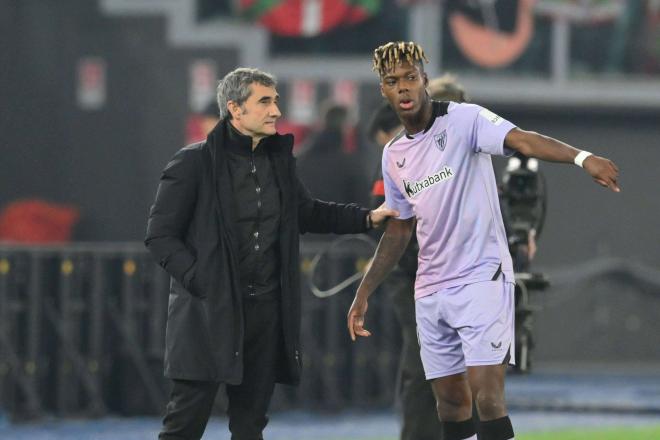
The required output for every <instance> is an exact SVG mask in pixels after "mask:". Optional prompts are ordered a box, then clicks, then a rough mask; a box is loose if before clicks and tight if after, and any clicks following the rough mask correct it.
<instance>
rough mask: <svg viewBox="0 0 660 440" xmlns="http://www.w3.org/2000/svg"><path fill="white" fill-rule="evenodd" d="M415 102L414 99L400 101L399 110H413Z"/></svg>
mask: <svg viewBox="0 0 660 440" xmlns="http://www.w3.org/2000/svg"><path fill="white" fill-rule="evenodd" d="M414 105H415V102H414V101H413V100H412V99H402V100H400V101H399V108H400V109H401V110H412V108H413V106H414Z"/></svg>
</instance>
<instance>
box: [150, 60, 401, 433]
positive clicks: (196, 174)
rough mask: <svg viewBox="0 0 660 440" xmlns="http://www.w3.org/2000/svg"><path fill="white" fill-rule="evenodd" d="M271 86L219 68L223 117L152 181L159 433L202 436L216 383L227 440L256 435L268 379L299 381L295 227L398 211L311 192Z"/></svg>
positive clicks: (342, 224)
mask: <svg viewBox="0 0 660 440" xmlns="http://www.w3.org/2000/svg"><path fill="white" fill-rule="evenodd" d="M275 86H276V83H275V80H274V78H273V77H272V76H271V75H269V74H267V73H265V72H261V71H258V70H256V69H245V68H240V69H236V70H234V71H232V72H230V73H229V74H227V75H226V76H225V78H224V79H223V80H222V81H221V82H220V84H219V86H218V105H219V110H220V122H219V123H218V125H217V126H216V127H215V128H214V129H213V130H212V131H211V133H210V134H209V136H208V138H207V139H206V142H200V143H197V144H193V145H190V146H187V147H185V148H183V149H182V150H180V151H179V152H178V153H176V154H175V155H174V157H173V158H172V160H171V161H170V163H169V164H168V165H167V166H166V167H165V170H164V171H163V173H162V176H161V179H160V184H159V187H158V191H157V194H156V201H155V203H154V205H153V207H152V208H151V213H150V216H149V222H148V226H147V237H146V245H147V248H148V249H149V250H150V251H151V253H152V254H153V255H154V257H155V258H156V259H157V261H158V263H159V264H160V265H161V266H162V267H163V268H165V270H166V271H167V272H168V273H169V274H170V275H171V277H172V282H171V289H170V299H169V307H168V320H167V331H166V350H165V375H166V376H167V377H168V378H170V379H172V380H173V382H174V386H173V390H172V394H171V398H170V402H169V404H168V405H167V409H166V415H165V418H164V420H163V430H162V431H161V433H160V436H159V437H160V438H161V439H199V438H200V437H201V436H202V434H203V432H204V429H205V427H206V423H207V421H208V418H209V415H210V412H211V408H212V405H213V401H214V398H215V395H216V393H217V390H218V386H219V384H220V383H226V384H227V396H228V400H229V407H228V414H229V429H230V430H231V432H232V439H235V440H256V439H262V438H263V437H262V431H263V429H264V427H265V426H266V423H267V422H268V418H267V417H266V412H267V409H268V405H269V402H270V398H271V396H272V394H273V390H274V386H275V383H276V382H279V383H286V384H297V383H298V382H299V380H300V368H301V355H300V347H299V332H300V289H299V276H300V275H299V261H298V260H299V248H298V240H299V234H300V233H304V232H334V233H340V234H341V233H359V232H364V231H366V230H367V229H369V228H371V227H372V226H374V225H375V226H378V225H379V224H381V223H382V222H384V221H385V219H386V218H387V217H389V216H391V215H396V213H395V212H393V211H390V210H387V209H379V210H375V211H368V210H366V209H363V208H360V207H358V206H356V205H353V204H346V205H342V204H336V203H332V202H322V201H319V200H315V199H312V198H311V197H310V195H309V193H308V192H307V190H306V189H305V188H304V187H303V185H302V184H301V183H300V181H299V180H298V177H297V175H296V167H295V159H294V157H293V155H292V147H293V136H291V135H280V134H278V133H277V132H276V130H275V121H276V120H277V119H278V118H279V117H280V116H281V114H280V111H279V109H278V105H277V102H278V95H277V91H276V89H275Z"/></svg>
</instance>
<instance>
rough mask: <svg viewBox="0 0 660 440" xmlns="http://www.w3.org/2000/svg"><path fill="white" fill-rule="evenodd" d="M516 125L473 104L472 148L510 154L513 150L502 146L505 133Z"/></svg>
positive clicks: (480, 151)
mask: <svg viewBox="0 0 660 440" xmlns="http://www.w3.org/2000/svg"><path fill="white" fill-rule="evenodd" d="M515 127H516V126H515V125H514V124H512V123H511V122H509V121H507V120H506V119H504V118H503V117H501V116H499V115H496V114H495V113H493V112H491V111H490V110H488V109H486V108H484V107H481V106H478V105H475V106H474V125H473V133H472V135H473V136H472V148H473V150H474V152H475V153H486V154H491V155H495V156H511V155H512V154H513V153H514V151H513V150H511V149H510V148H506V147H505V146H504V138H505V137H506V135H507V133H508V132H509V131H511V130H512V129H514V128H515Z"/></svg>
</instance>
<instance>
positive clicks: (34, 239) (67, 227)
mask: <svg viewBox="0 0 660 440" xmlns="http://www.w3.org/2000/svg"><path fill="white" fill-rule="evenodd" d="M79 217H80V214H79V212H78V209H77V208H75V207H72V206H64V205H58V204H54V203H48V202H45V201H43V200H20V201H16V202H13V203H10V204H9V205H7V206H6V207H5V208H4V209H3V210H2V212H1V213H0V241H9V242H17V243H35V244H36V243H57V242H67V241H70V240H71V235H72V232H73V227H74V226H75V224H76V223H77V221H78V218H79Z"/></svg>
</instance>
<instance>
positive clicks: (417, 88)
mask: <svg viewBox="0 0 660 440" xmlns="http://www.w3.org/2000/svg"><path fill="white" fill-rule="evenodd" d="M427 84H428V78H427V77H426V73H425V72H421V71H420V68H419V65H418V64H417V63H413V64H412V65H411V64H410V63H408V62H403V63H401V64H398V63H396V64H395V65H394V68H393V69H390V70H389V71H387V72H386V74H385V76H383V77H382V78H381V80H380V92H381V94H382V95H383V96H384V97H385V98H386V99H387V100H388V101H389V103H390V105H391V106H392V108H393V109H394V111H396V112H397V114H398V115H399V117H401V118H405V119H407V118H410V117H414V115H417V114H418V112H419V111H420V110H421V109H422V106H423V104H424V102H425V100H426V86H427Z"/></svg>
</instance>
